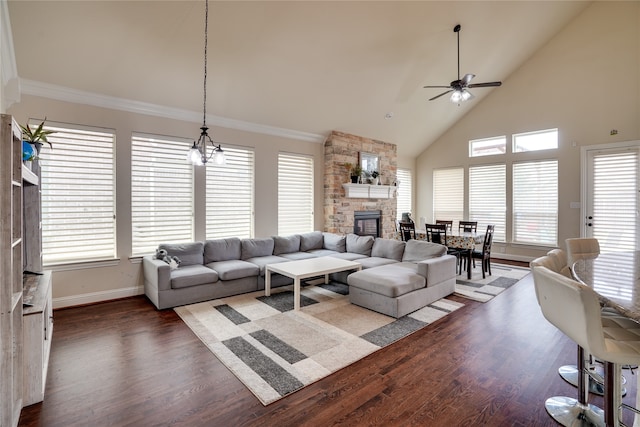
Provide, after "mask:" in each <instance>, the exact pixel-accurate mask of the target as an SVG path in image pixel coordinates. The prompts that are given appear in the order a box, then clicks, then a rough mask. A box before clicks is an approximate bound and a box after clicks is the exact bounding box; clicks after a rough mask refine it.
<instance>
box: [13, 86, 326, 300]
mask: <svg viewBox="0 0 640 427" xmlns="http://www.w3.org/2000/svg"><path fill="white" fill-rule="evenodd" d="M8 113H9V114H12V115H14V117H15V118H16V119H17V120H18V122H20V123H26V122H27V120H28V119H29V118H40V119H41V118H44V117H45V116H46V117H47V119H48V120H51V121H55V122H63V123H75V124H84V125H89V126H97V127H104V128H109V129H115V131H116V182H117V184H116V185H117V187H116V203H117V206H116V216H117V247H118V254H117V256H118V261H117V262H115V263H111V264H113V265H111V264H110V265H106V266H90V267H83V268H79V269H72V270H70V269H65V270H56V271H54V273H53V298H54V306H56V307H61V306H68V305H77V304H83V303H89V302H94V301H100V300H106V299H112V298H118V297H125V296H130V295H136V294H140V293H143V290H142V284H143V278H142V269H141V264H140V263H139V260H132V261H131V260H129V254H130V253H131V209H130V206H131V203H130V200H131V193H130V186H131V180H130V176H131V159H130V155H131V147H130V145H131V144H130V141H131V134H132V133H133V132H143V133H150V134H158V135H168V136H179V137H186V138H192V139H195V138H197V137H198V136H199V134H200V126H201V123H191V122H184V121H178V120H170V119H165V118H160V117H152V116H147V115H142V114H133V113H129V112H123V111H116V110H111V109H106V108H99V107H92V106H87V105H79V104H73V103H69V102H61V101H56V100H52V99H47V98H40V97H34V96H26V95H23V96H22V100H21V102H20V103H19V104H15V105H14V106H12V107H11V108H10V109H9V110H8ZM209 133H210V134H211V135H212V137H214V139H215V140H216V141H220V142H222V145H223V148H224V145H225V144H229V145H239V146H246V147H251V148H253V149H254V151H255V158H256V162H255V165H256V166H255V178H256V179H255V212H256V214H255V237H267V236H271V235H275V234H277V233H278V217H277V210H278V200H277V188H278V186H277V174H278V167H277V164H278V153H279V152H280V151H285V152H289V153H300V154H305V155H310V156H313V158H314V173H315V189H314V191H315V212H316V215H315V229H316V230H322V227H323V215H322V213H323V208H322V203H323V196H324V193H323V191H324V190H323V175H324V147H323V144H321V143H313V142H304V141H299V140H294V139H287V138H283V137H275V136H270V135H263V134H258V133H252V132H246V131H238V130H232V129H226V128H218V127H214V126H210V131H209ZM54 150H55V147H54ZM185 156H186V152H185ZM204 173H205V172H204V169H202V168H197V171H196V191H197V194H204V188H203V185H204ZM80 185H81V183H80ZM201 190H202V191H201ZM196 210H199V211H200V213H201V215H200V216H199V217H200V218H201V220H200V221H198V222H197V223H196V226H195V227H196V230H195V235H196V239H197V240H204V239H205V222H204V200H196Z"/></svg>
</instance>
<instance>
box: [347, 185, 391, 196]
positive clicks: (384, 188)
mask: <svg viewBox="0 0 640 427" xmlns="http://www.w3.org/2000/svg"><path fill="white" fill-rule="evenodd" d="M342 187H343V188H344V192H345V197H349V198H360V199H392V198H394V197H396V191H397V190H398V187H396V186H393V185H370V184H342Z"/></svg>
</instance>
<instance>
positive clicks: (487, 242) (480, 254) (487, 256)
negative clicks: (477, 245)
mask: <svg viewBox="0 0 640 427" xmlns="http://www.w3.org/2000/svg"><path fill="white" fill-rule="evenodd" d="M495 228H496V226H495V225H487V234H485V235H484V243H483V244H482V250H480V251H478V250H475V249H474V250H473V251H472V252H471V258H472V259H473V260H474V264H475V260H476V259H479V260H481V264H482V278H483V279H484V278H485V272H487V273H489V276H491V245H492V244H493V232H494V231H495ZM474 266H475V265H474Z"/></svg>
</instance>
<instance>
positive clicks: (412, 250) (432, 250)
mask: <svg viewBox="0 0 640 427" xmlns="http://www.w3.org/2000/svg"><path fill="white" fill-rule="evenodd" d="M446 253H447V247H446V246H444V245H439V244H437V243H431V242H425V241H424V240H414V239H412V240H409V241H408V242H405V247H404V254H403V255H402V261H403V262H418V261H422V260H423V259H427V258H433V257H437V256H442V255H444V254H446Z"/></svg>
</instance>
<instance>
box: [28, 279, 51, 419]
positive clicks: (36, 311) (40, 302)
mask: <svg viewBox="0 0 640 427" xmlns="http://www.w3.org/2000/svg"><path fill="white" fill-rule="evenodd" d="M24 301H25V303H28V304H27V305H25V307H24V309H23V321H22V331H23V336H24V349H25V351H24V388H23V396H22V400H23V402H22V403H23V405H24V406H27V405H32V404H34V403H38V402H41V401H42V400H43V399H44V387H45V384H46V380H47V368H48V366H49V353H50V351H51V337H52V334H53V312H52V307H51V271H44V272H43V273H42V275H35V274H29V275H26V276H25V282H24Z"/></svg>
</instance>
